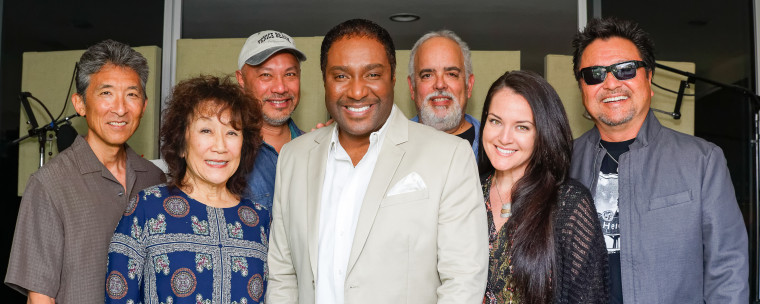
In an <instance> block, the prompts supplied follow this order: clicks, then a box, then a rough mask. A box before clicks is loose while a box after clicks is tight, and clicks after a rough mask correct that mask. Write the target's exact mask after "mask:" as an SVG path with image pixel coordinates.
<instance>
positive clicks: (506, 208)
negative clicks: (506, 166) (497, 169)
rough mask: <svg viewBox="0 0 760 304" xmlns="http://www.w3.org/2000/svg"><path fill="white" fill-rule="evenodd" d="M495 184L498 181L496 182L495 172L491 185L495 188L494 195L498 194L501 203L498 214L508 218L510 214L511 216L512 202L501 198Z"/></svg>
mask: <svg viewBox="0 0 760 304" xmlns="http://www.w3.org/2000/svg"><path fill="white" fill-rule="evenodd" d="M497 184H498V183H497V182H496V174H494V175H493V183H492V185H491V186H492V187H495V188H496V195H498V196H499V202H500V203H501V215H500V216H501V217H502V218H509V217H510V216H512V202H506V203H505V202H504V200H503V199H501V193H499V187H498V186H497Z"/></svg>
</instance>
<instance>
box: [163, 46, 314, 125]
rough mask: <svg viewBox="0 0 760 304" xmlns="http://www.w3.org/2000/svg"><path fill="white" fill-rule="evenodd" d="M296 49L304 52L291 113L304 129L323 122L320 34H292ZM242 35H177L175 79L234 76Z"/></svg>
mask: <svg viewBox="0 0 760 304" xmlns="http://www.w3.org/2000/svg"><path fill="white" fill-rule="evenodd" d="M293 40H294V41H295V43H296V47H297V48H298V50H300V51H301V52H303V53H304V54H305V55H306V61H304V62H303V63H301V98H300V100H299V102H298V108H297V109H296V111H295V112H294V113H293V120H294V121H295V122H296V124H297V125H298V127H299V128H301V129H303V130H305V131H308V130H311V128H313V127H314V126H316V124H317V123H320V122H325V121H326V120H327V117H328V114H327V109H326V108H325V88H324V85H323V84H322V71H321V70H320V68H319V49H320V46H321V44H322V37H294V38H293ZM244 43H245V38H231V39H180V40H178V41H177V82H179V81H182V80H185V79H189V78H192V77H195V76H198V75H201V74H207V75H214V76H224V75H230V76H231V77H233V78H234V77H235V71H237V69H238V68H237V59H238V55H239V54H240V49H241V48H242V47H243V44H244Z"/></svg>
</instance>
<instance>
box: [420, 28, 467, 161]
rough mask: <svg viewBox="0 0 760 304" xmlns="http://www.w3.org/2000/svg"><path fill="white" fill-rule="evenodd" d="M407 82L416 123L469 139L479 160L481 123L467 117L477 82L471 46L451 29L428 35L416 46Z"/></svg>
mask: <svg viewBox="0 0 760 304" xmlns="http://www.w3.org/2000/svg"><path fill="white" fill-rule="evenodd" d="M407 81H408V82H409V92H411V95H412V100H414V105H415V107H416V108H417V113H418V115H417V116H415V117H414V118H412V120H413V121H416V122H420V123H422V124H425V125H428V126H431V127H433V128H435V129H438V130H440V131H444V132H446V133H449V134H452V135H456V136H459V137H461V138H464V139H466V140H467V141H469V142H470V145H471V146H472V151H473V152H475V156H476V157H477V155H478V134H479V133H480V123H479V122H478V120H477V119H475V118H474V117H472V116H470V115H468V114H465V109H466V108H467V99H469V98H470V96H472V86H473V84H474V83H475V75H473V74H472V61H471V60H470V48H469V47H468V46H467V43H465V42H464V41H462V39H461V38H459V36H457V34H455V33H454V32H452V31H449V30H442V31H436V32H430V33H427V34H425V35H424V36H422V37H421V38H420V39H419V40H417V42H416V43H415V44H414V47H412V52H411V55H410V56H409V77H408V78H407Z"/></svg>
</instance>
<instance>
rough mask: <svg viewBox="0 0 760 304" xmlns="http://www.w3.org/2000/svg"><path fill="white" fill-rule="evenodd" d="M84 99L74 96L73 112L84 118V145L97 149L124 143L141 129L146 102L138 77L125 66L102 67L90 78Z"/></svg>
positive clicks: (109, 65) (110, 65)
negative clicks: (138, 128)
mask: <svg viewBox="0 0 760 304" xmlns="http://www.w3.org/2000/svg"><path fill="white" fill-rule="evenodd" d="M85 95H86V96H81V95H79V94H74V95H73V96H72V102H73V104H74V109H75V110H76V111H77V113H78V114H79V115H81V116H85V118H86V119H87V128H88V131H87V142H88V143H89V144H90V146H91V147H92V148H93V150H98V149H100V148H103V147H118V148H121V147H122V145H123V144H124V143H125V142H127V140H128V139H129V138H130V137H131V136H132V134H134V133H135V130H137V127H138V126H140V118H141V117H142V115H143V112H144V111H145V106H146V104H147V99H146V98H145V93H144V92H143V89H142V85H140V77H139V76H138V75H137V73H136V72H135V71H134V70H132V69H130V68H127V67H120V66H115V65H113V64H110V63H108V64H105V65H103V67H102V68H100V71H98V72H97V73H94V74H92V75H90V84H89V86H87V90H86V91H85Z"/></svg>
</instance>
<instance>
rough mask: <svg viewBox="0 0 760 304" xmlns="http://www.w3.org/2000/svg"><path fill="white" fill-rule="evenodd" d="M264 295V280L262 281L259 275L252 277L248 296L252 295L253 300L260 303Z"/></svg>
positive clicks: (249, 281)
mask: <svg viewBox="0 0 760 304" xmlns="http://www.w3.org/2000/svg"><path fill="white" fill-rule="evenodd" d="M262 294H264V279H262V278H261V275H260V274H258V273H257V274H254V275H253V276H251V279H250V280H248V295H250V296H251V299H253V300H254V301H258V300H259V299H260V298H261V295H262Z"/></svg>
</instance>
